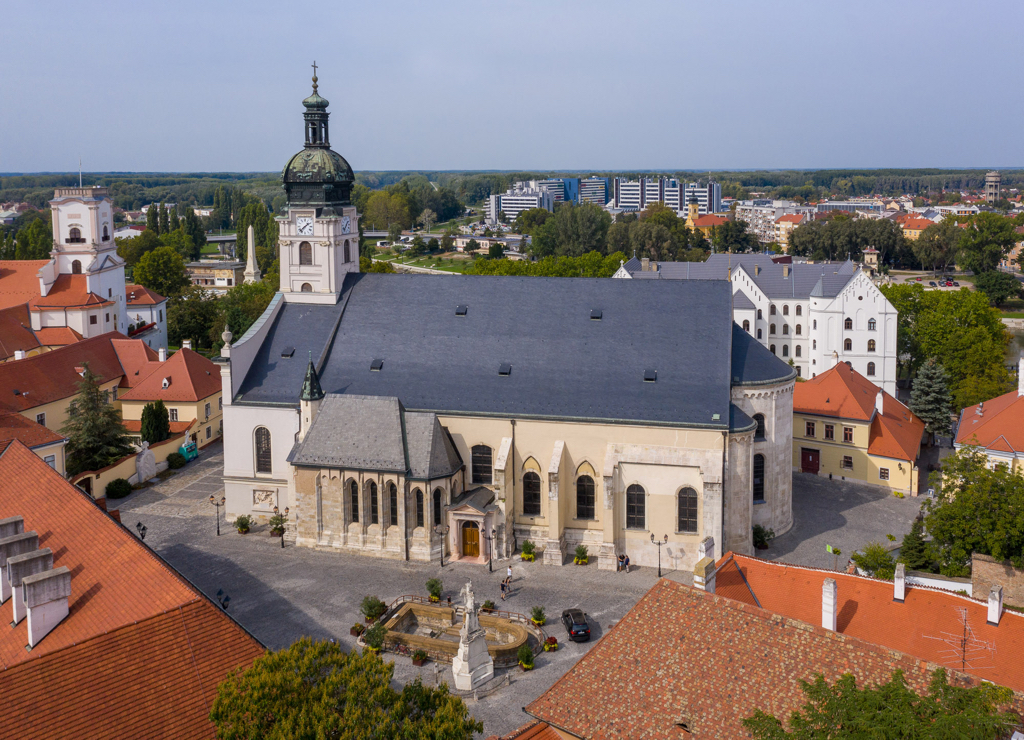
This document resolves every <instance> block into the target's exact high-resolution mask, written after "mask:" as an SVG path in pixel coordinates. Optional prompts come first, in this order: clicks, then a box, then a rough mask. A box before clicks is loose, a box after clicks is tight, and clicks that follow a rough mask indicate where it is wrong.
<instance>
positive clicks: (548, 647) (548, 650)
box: [544, 642, 558, 653]
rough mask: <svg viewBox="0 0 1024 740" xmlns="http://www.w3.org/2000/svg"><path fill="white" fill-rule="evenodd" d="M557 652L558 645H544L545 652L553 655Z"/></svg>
mask: <svg viewBox="0 0 1024 740" xmlns="http://www.w3.org/2000/svg"><path fill="white" fill-rule="evenodd" d="M556 650H558V643H554V644H552V643H550V642H545V643H544V652H545V653H553V652H555V651H556Z"/></svg>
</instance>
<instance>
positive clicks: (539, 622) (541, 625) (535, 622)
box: [530, 617, 548, 627]
mask: <svg viewBox="0 0 1024 740" xmlns="http://www.w3.org/2000/svg"><path fill="white" fill-rule="evenodd" d="M530 621H531V622H533V623H534V624H535V625H537V626H538V627H543V626H544V623H545V622H547V621H548V620H546V619H534V618H533V617H530Z"/></svg>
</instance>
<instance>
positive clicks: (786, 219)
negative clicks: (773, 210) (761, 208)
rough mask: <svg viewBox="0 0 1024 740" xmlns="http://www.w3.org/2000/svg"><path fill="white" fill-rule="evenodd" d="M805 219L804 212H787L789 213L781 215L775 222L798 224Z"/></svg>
mask: <svg viewBox="0 0 1024 740" xmlns="http://www.w3.org/2000/svg"><path fill="white" fill-rule="evenodd" d="M803 220H804V216H803V214H802V213H787V214H785V215H783V216H779V217H778V218H777V219H775V223H777V224H783V223H789V224H798V223H800V222H801V221H803Z"/></svg>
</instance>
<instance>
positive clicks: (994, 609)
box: [985, 585, 1003, 624]
mask: <svg viewBox="0 0 1024 740" xmlns="http://www.w3.org/2000/svg"><path fill="white" fill-rule="evenodd" d="M1002 616H1003V587H1002V586H995V585H994V586H992V588H991V589H989V592H988V617H987V618H986V620H985V621H986V622H988V623H989V624H999V620H1000V618H1001V617H1002Z"/></svg>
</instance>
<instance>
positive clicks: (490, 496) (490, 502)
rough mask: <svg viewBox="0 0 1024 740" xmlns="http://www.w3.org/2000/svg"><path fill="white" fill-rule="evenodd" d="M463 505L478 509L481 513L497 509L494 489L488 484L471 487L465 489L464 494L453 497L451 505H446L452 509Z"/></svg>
mask: <svg viewBox="0 0 1024 740" xmlns="http://www.w3.org/2000/svg"><path fill="white" fill-rule="evenodd" d="M461 506H469V507H470V508H471V509H476V510H477V511H479V512H480V513H481V514H486V513H487V512H488V511H495V510H497V508H498V507H497V505H496V504H495V503H494V491H492V490H491V489H490V488H487V487H486V486H477V487H476V488H470V489H469V490H467V491H464V492H463V493H462V495H460V496H458V497H456V498H454V499H452V503H451V505H450V506H448V507H446V508H448V509H449V510H450V509H458V508H459V507H461Z"/></svg>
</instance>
